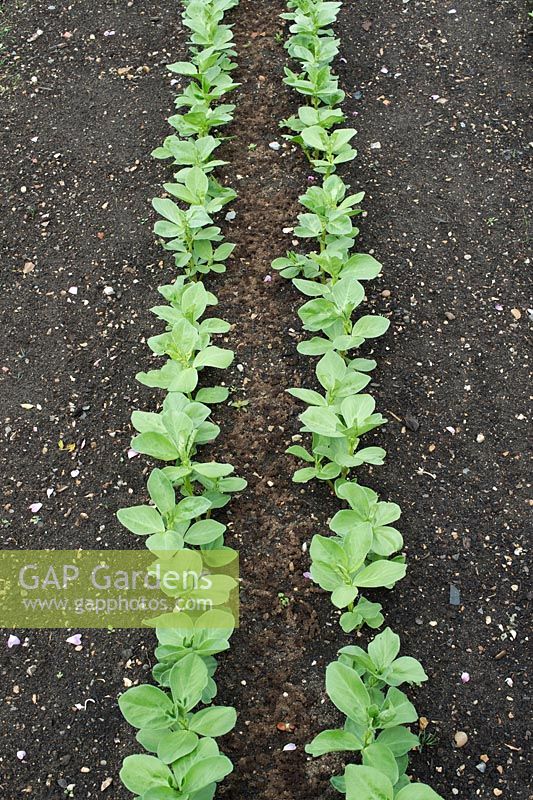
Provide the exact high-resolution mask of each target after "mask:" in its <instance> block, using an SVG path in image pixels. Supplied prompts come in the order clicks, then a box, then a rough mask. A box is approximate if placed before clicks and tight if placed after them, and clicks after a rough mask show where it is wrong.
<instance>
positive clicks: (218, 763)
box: [181, 756, 233, 794]
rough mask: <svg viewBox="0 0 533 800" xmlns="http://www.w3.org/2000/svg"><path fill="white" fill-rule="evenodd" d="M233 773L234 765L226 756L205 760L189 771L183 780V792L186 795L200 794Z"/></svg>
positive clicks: (194, 765)
mask: <svg viewBox="0 0 533 800" xmlns="http://www.w3.org/2000/svg"><path fill="white" fill-rule="evenodd" d="M232 771H233V764H232V763H231V761H230V760H229V758H226V756H212V757H211V758H204V759H202V761H198V762H197V763H196V764H193V766H192V767H191V768H190V769H189V770H188V772H187V773H186V774H185V777H184V779H183V784H182V786H181V790H182V791H183V792H186V793H189V794H190V793H191V792H198V791H200V789H203V788H204V787H205V786H209V784H211V783H218V782H219V781H222V780H224V778H225V777H226V775H229V774H230V772H232Z"/></svg>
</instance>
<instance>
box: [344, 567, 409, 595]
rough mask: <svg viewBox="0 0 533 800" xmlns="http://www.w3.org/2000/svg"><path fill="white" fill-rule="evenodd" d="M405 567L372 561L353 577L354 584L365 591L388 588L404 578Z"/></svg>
mask: <svg viewBox="0 0 533 800" xmlns="http://www.w3.org/2000/svg"><path fill="white" fill-rule="evenodd" d="M406 572H407V567H406V565H405V564H398V563H396V562H395V561H374V562H373V563H372V564H370V565H369V566H368V567H365V569H363V570H361V572H360V573H359V574H358V575H356V576H355V578H354V584H355V585H356V586H360V587H364V588H367V589H376V588H378V587H380V586H390V585H391V584H393V583H396V581H400V580H401V579H402V578H404V577H405V573H406Z"/></svg>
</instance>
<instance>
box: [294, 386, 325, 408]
mask: <svg viewBox="0 0 533 800" xmlns="http://www.w3.org/2000/svg"><path fill="white" fill-rule="evenodd" d="M287 393H288V394H290V395H292V396H293V397H297V398H298V400H302V401H303V402H304V403H307V405H308V406H325V405H327V402H326V400H325V398H324V397H322V395H321V394H319V393H318V392H315V391H313V389H287Z"/></svg>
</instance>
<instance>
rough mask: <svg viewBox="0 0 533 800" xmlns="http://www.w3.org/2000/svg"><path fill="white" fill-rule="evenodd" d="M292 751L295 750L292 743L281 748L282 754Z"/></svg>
mask: <svg viewBox="0 0 533 800" xmlns="http://www.w3.org/2000/svg"><path fill="white" fill-rule="evenodd" d="M292 750H296V745H295V744H294V742H289V744H286V745H285V747H284V748H283V752H284V753H288V752H292Z"/></svg>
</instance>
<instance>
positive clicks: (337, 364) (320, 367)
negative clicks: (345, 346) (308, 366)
mask: <svg viewBox="0 0 533 800" xmlns="http://www.w3.org/2000/svg"><path fill="white" fill-rule="evenodd" d="M345 374H346V364H345V363H344V359H343V358H342V357H341V356H340V355H339V354H338V353H336V352H335V351H334V350H330V351H329V353H326V354H325V355H324V356H323V357H322V358H321V359H320V361H319V362H318V364H317V365H316V376H317V378H318V380H319V381H320V384H321V386H323V387H324V389H326V390H327V391H328V392H330V391H332V390H333V389H334V388H335V386H336V385H337V384H338V383H340V382H341V381H342V379H343V378H344V376H345Z"/></svg>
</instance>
